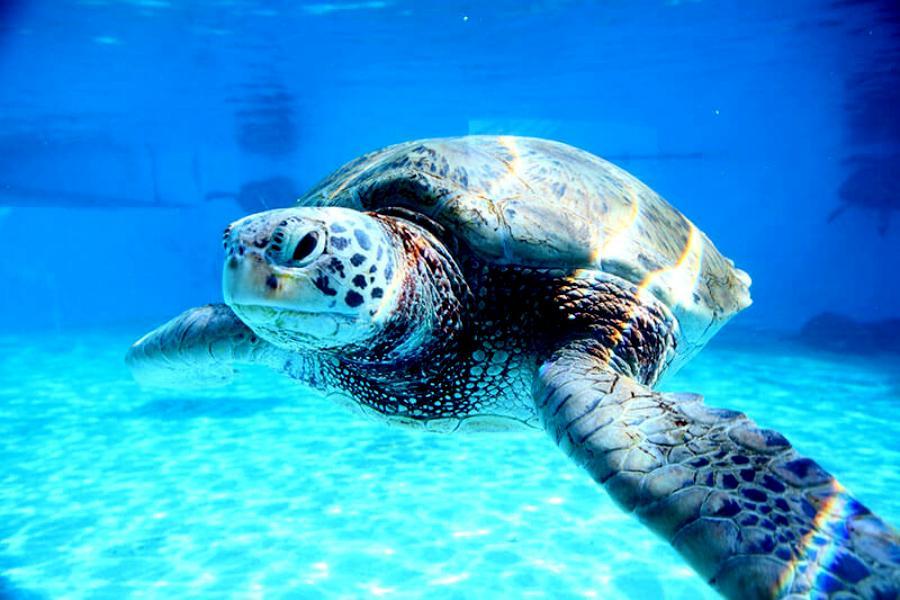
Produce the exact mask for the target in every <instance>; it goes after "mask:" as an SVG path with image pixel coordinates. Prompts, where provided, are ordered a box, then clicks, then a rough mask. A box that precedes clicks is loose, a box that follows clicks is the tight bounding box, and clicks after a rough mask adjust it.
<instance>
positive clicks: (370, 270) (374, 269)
mask: <svg viewBox="0 0 900 600" xmlns="http://www.w3.org/2000/svg"><path fill="white" fill-rule="evenodd" d="M377 270H378V266H377V265H372V266H371V267H369V273H374V272H375V271H377Z"/></svg>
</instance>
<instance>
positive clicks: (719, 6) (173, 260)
mask: <svg viewBox="0 0 900 600" xmlns="http://www.w3.org/2000/svg"><path fill="white" fill-rule="evenodd" d="M898 35H900V11H898V9H897V8H896V4H895V3H893V2H888V1H886V0H885V1H879V0H871V1H860V2H851V1H843V0H840V1H825V0H820V1H798V2H790V3H784V2H736V1H732V2H728V1H711V0H709V1H677V0H672V1H670V2H657V1H654V2H649V1H639V2H625V1H606V2H577V1H565V0H557V1H551V0H543V1H532V2H528V1H525V2H521V1H510V2H505V1H501V2H489V3H482V2H477V3H476V2H413V1H406V0H399V1H390V0H385V1H363V2H341V3H324V2H321V3H315V2H313V3H301V2H277V1H264V0H256V1H233V2H212V1H208V2H200V1H196V2H166V1H164V0H139V1H131V2H125V1H117V2H104V1H100V0H84V1H80V2H79V1H72V0H60V1H49V0H44V1H39V0H35V1H31V2H28V1H23V0H19V1H13V2H9V1H7V2H5V3H3V4H2V8H0V239H2V242H3V249H4V250H3V258H2V260H0V282H2V283H0V286H2V287H0V289H2V293H0V329H4V330H60V329H78V328H85V327H95V326H114V327H130V326H135V327H137V325H139V324H140V325H143V324H147V323H150V322H153V321H160V320H163V319H166V318H168V317H169V316H171V315H173V314H175V313H177V312H180V311H181V310H183V309H184V308H186V307H189V306H194V305H198V304H203V303H207V302H213V301H218V300H220V299H221V291H220V285H219V278H220V269H221V261H222V252H221V247H220V237H221V236H220V234H221V230H222V229H223V228H224V227H225V226H226V225H227V224H228V223H229V222H231V221H232V220H234V219H237V218H239V217H241V216H243V215H245V214H248V213H250V212H255V211H259V210H264V209H266V208H274V207H277V206H283V205H287V204H289V203H290V202H291V200H292V199H293V198H295V197H297V196H299V195H300V194H301V193H302V192H303V191H304V190H305V189H306V188H307V187H309V186H310V185H312V184H314V183H315V182H316V181H317V180H318V179H320V178H322V177H324V176H325V175H327V174H328V173H329V172H330V171H331V170H333V169H335V168H337V167H338V166H340V165H341V164H342V163H343V162H344V161H347V160H349V159H351V158H353V157H355V156H357V155H359V154H361V153H364V152H366V151H369V150H372V149H376V148H378V147H381V146H385V145H388V144H392V143H395V142H400V141H404V140H408V139H414V138H426V137H437V136H455V135H466V134H515V135H533V136H541V137H547V138H552V139H556V140H560V141H564V142H567V143H570V144H573V145H576V146H580V147H582V148H585V149H587V150H589V151H591V152H593V153H596V154H598V155H600V156H602V157H606V158H608V159H609V160H611V161H613V162H615V163H617V164H619V165H621V166H623V167H625V168H626V169H627V170H629V171H631V172H632V173H633V174H635V175H636V176H638V177H639V178H640V179H642V180H643V181H645V182H646V183H647V184H648V185H650V186H651V187H652V188H654V189H655V190H656V191H658V192H659V193H660V194H662V195H663V196H664V197H666V198H667V199H668V200H669V201H670V202H671V203H672V204H674V205H675V206H676V207H677V208H679V209H680V210H682V211H683V212H684V213H685V214H686V215H687V216H688V218H690V219H691V220H692V221H693V222H694V223H696V224H697V225H698V226H699V227H700V228H701V229H702V230H703V231H705V232H706V233H707V234H708V235H709V237H710V238H711V239H712V240H713V241H714V242H715V244H716V245H717V246H718V247H719V249H720V250H721V251H722V252H723V253H724V254H725V255H726V256H729V257H730V258H733V259H734V261H735V262H736V264H737V265H738V266H740V267H741V268H743V269H744V270H746V271H747V272H748V273H750V275H751V276H752V277H753V280H754V284H753V288H752V291H753V297H754V305H753V306H752V308H751V309H750V310H748V311H746V312H745V313H744V314H743V315H741V316H740V317H739V319H738V323H740V324H743V325H745V326H747V327H757V328H777V329H785V330H788V329H792V328H797V327H799V325H800V324H801V323H802V322H804V321H805V320H806V319H808V318H809V317H811V316H813V315H816V314H818V313H821V312H824V311H831V312H838V313H842V314H845V315H848V316H851V317H854V318H856V319H867V320H871V319H878V318H888V317H891V316H894V317H896V316H898V315H900V305H898V302H897V300H896V299H897V298H898V297H900V278H898V277H897V276H896V274H897V273H898V272H900V217H898V216H897V214H896V213H897V211H898V208H900V200H898V198H900V179H898V173H900V168H898V167H900V161H898V156H900V114H898V112H897V110H896V107H897V106H898V105H900V98H898V96H900V92H898V83H900V75H898V71H897V65H898V52H897V47H898ZM892 218H893V220H894V222H893V223H891V219H892ZM136 331H139V329H136Z"/></svg>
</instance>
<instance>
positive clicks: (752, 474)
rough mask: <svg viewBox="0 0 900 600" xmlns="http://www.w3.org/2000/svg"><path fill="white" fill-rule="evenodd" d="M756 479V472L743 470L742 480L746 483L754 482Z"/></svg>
mask: <svg viewBox="0 0 900 600" xmlns="http://www.w3.org/2000/svg"><path fill="white" fill-rule="evenodd" d="M754 477H756V471H754V470H753V469H741V479H743V480H744V481H753V478H754Z"/></svg>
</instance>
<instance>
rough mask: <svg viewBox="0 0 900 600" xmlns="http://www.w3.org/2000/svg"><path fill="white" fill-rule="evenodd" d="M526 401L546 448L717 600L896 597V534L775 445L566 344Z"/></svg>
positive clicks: (732, 418)
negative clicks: (577, 468)
mask: <svg viewBox="0 0 900 600" xmlns="http://www.w3.org/2000/svg"><path fill="white" fill-rule="evenodd" d="M534 395H535V404H536V407H537V410H538V412H539V413H540V415H541V418H542V420H543V422H544V426H545V427H546V429H547V431H548V432H549V433H550V435H552V436H553V438H554V440H556V442H557V443H558V444H559V446H560V447H561V448H562V449H564V450H565V451H566V453H567V454H569V456H570V457H571V458H572V459H573V460H575V461H576V462H578V463H579V464H580V465H581V466H582V467H584V468H585V469H586V470H587V471H588V472H589V473H590V474H591V476H592V477H593V478H594V479H595V480H596V481H598V482H599V483H601V484H602V485H603V486H604V487H605V488H606V490H607V491H608V492H609V493H610V494H611V495H612V497H613V498H614V499H615V501H616V502H617V503H618V504H619V505H620V506H622V507H623V508H624V509H625V510H627V511H629V512H634V513H635V514H636V515H637V516H638V517H639V518H640V519H641V520H642V521H643V522H644V523H645V524H646V525H648V526H649V527H650V528H651V529H652V530H653V531H655V532H656V533H657V534H659V535H661V536H662V537H664V538H665V539H666V540H668V541H669V542H670V543H671V544H672V545H673V546H674V547H675V548H676V549H677V550H678V552H680V553H681V554H682V555H683V556H684V557H685V558H686V559H687V561H688V562H689V563H690V564H691V566H692V567H693V568H694V569H695V570H696V571H697V572H698V573H700V575H701V576H703V577H704V579H706V580H707V581H708V582H709V583H710V584H711V585H712V586H713V587H715V588H716V589H717V590H718V591H719V592H720V593H721V594H723V595H724V596H726V597H728V598H741V599H750V598H780V597H796V598H800V597H803V598H807V597H815V598H819V597H822V598H825V597H829V598H830V597H837V596H839V597H841V598H844V597H846V598H872V599H874V598H897V597H898V595H900V537H898V535H897V532H896V531H894V530H893V529H892V528H891V527H890V526H889V525H887V524H886V523H885V522H884V521H882V520H881V519H880V518H878V517H877V516H875V515H874V514H872V513H871V512H870V511H869V510H868V509H867V508H865V507H864V506H863V505H862V504H860V503H859V502H857V501H856V500H854V499H853V498H852V497H851V496H850V495H849V494H848V493H847V491H846V490H845V489H844V488H843V487H842V486H841V485H840V484H839V483H838V482H837V481H836V480H835V479H834V478H833V477H832V476H831V475H830V474H828V473H827V472H825V470H824V469H822V467H820V466H819V465H818V464H816V463H815V462H813V461H812V460H810V459H808V458H804V457H802V456H800V455H798V454H797V452H796V451H795V450H793V449H792V448H791V445H790V444H789V443H788V441H787V440H786V439H785V438H784V437H783V436H781V435H780V434H779V433H777V432H775V431H771V430H765V429H760V428H758V427H757V426H756V425H755V424H754V423H753V421H751V420H750V419H748V418H747V417H746V416H744V415H743V414H742V413H739V412H735V411H730V410H723V409H716V408H711V407H707V406H705V405H704V404H703V402H702V398H701V396H698V395H696V394H674V393H660V392H655V391H653V390H651V389H650V388H648V387H646V386H644V385H641V384H640V383H637V382H636V381H634V380H632V379H630V378H627V377H625V376H622V375H619V374H617V373H615V372H614V371H612V370H611V369H610V368H609V367H608V366H606V364H605V363H604V362H603V361H602V360H601V359H599V358H597V357H596V356H594V355H592V353H591V352H590V351H589V349H586V348H585V347H584V346H583V345H578V344H572V345H570V346H569V347H567V348H563V349H562V350H559V351H557V352H556V353H555V354H554V355H553V356H552V357H551V358H550V360H548V361H547V362H546V363H544V364H543V365H542V366H541V368H540V371H539V375H538V377H537V378H536V382H535V389H534ZM839 591H843V592H844V593H845V594H846V595H841V594H837V596H832V595H833V594H835V593H836V592H839Z"/></svg>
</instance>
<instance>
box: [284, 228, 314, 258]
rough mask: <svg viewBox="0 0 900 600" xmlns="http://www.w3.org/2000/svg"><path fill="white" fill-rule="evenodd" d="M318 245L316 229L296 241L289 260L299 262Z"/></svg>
mask: <svg viewBox="0 0 900 600" xmlns="http://www.w3.org/2000/svg"><path fill="white" fill-rule="evenodd" d="M318 245H319V233H318V232H316V231H310V232H309V233H307V234H306V235H304V236H303V237H302V238H300V241H299V242H297V245H296V246H295V247H294V254H293V255H291V260H294V261H297V262H300V261H302V260H304V259H306V258H309V255H310V254H312V253H313V251H314V250H315V249H316V247H317V246H318Z"/></svg>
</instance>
